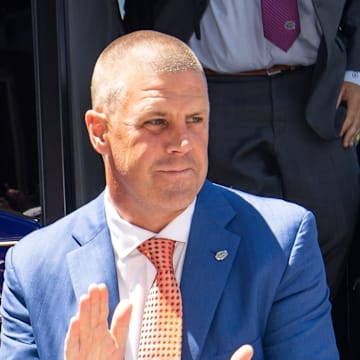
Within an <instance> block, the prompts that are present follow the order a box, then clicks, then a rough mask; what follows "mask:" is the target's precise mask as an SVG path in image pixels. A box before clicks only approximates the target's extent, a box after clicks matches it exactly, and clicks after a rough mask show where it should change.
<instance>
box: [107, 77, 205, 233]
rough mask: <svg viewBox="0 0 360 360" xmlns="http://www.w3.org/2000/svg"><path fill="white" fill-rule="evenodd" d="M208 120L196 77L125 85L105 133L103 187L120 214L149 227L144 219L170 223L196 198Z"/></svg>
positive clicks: (201, 85) (135, 80) (202, 173)
mask: <svg viewBox="0 0 360 360" xmlns="http://www.w3.org/2000/svg"><path fill="white" fill-rule="evenodd" d="M208 117H209V104H208V95H207V86H206V81H205V79H204V77H203V76H202V75H201V74H199V73H196V72H193V71H186V72H180V73H164V74H155V75H152V76H149V75H144V74H139V75H138V76H136V77H135V78H132V79H131V81H128V89H127V93H126V97H125V100H124V102H123V103H122V104H121V105H120V108H119V109H118V111H116V114H114V115H113V116H111V119H110V121H109V124H108V132H107V134H106V137H107V142H108V151H107V153H106V154H105V166H106V172H107V185H108V187H109V190H110V194H111V198H112V199H113V201H114V203H115V205H116V206H117V209H118V211H119V212H120V215H121V216H123V217H124V218H126V219H127V220H128V221H130V222H133V223H135V224H136V225H139V226H142V227H148V228H149V226H148V225H146V223H147V221H146V219H145V218H146V216H149V217H150V218H151V217H152V218H154V219H155V218H156V217H158V216H159V217H163V218H164V219H165V218H167V220H166V221H170V220H171V219H172V218H174V217H175V216H176V215H178V214H179V213H180V212H181V211H182V210H184V209H185V208H186V207H187V206H188V205H189V204H190V203H191V202H192V201H193V200H194V198H195V197H196V195H197V193H198V192H199V190H200V188H201V186H202V184H203V183H204V181H205V177H206V174H207V145H208ZM146 214H148V215H146ZM160 222H161V221H160ZM160 222H159V223H160Z"/></svg>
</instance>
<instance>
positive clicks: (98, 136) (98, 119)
mask: <svg viewBox="0 0 360 360" xmlns="http://www.w3.org/2000/svg"><path fill="white" fill-rule="evenodd" d="M85 122H86V127H87V130H88V133H89V138H90V142H91V144H92V146H93V148H94V149H95V150H96V151H97V152H98V153H99V154H105V153H106V151H107V141H106V133H107V117H106V115H105V114H104V113H102V112H98V111H95V110H88V111H87V112H86V114H85Z"/></svg>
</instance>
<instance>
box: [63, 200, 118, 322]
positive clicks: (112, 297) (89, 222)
mask: <svg viewBox="0 0 360 360" xmlns="http://www.w3.org/2000/svg"><path fill="white" fill-rule="evenodd" d="M94 205H95V206H94ZM73 234H74V235H73V236H74V241H77V242H78V243H79V245H80V246H79V248H77V249H75V250H73V251H72V252H70V253H69V254H68V255H67V263H68V268H69V272H70V277H71V280H72V284H73V288H74V292H75V295H76V298H77V299H78V300H79V298H80V296H81V295H83V294H86V293H87V291H88V287H89V285H90V284H92V283H97V284H99V283H104V284H106V286H107V288H108V290H109V308H110V313H109V319H111V318H112V315H113V312H114V310H115V307H116V305H117V304H118V303H119V290H118V282H117V274H116V264H115V257H114V252H113V247H112V243H111V240H110V234H109V231H108V228H107V226H106V222H105V214H104V205H103V197H102V196H101V197H100V198H98V199H97V200H95V202H94V203H92V204H91V206H90V207H89V211H88V212H87V213H85V214H84V216H83V221H82V222H81V224H79V226H78V227H77V228H76V229H74V232H73Z"/></svg>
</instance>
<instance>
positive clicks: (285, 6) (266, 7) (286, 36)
mask: <svg viewBox="0 0 360 360" xmlns="http://www.w3.org/2000/svg"><path fill="white" fill-rule="evenodd" d="M261 11H262V18H263V27H264V35H265V38H266V39H268V40H269V41H271V42H272V43H273V44H274V45H276V46H277V47H279V48H280V49H282V50H284V51H288V50H289V49H290V47H291V45H292V44H293V43H294V41H295V40H296V38H297V37H298V36H299V34H300V20H299V11H298V6H297V1H296V0H261Z"/></svg>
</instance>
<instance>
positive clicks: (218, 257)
mask: <svg viewBox="0 0 360 360" xmlns="http://www.w3.org/2000/svg"><path fill="white" fill-rule="evenodd" d="M228 255H229V253H228V252H227V250H220V251H218V252H217V253H216V254H215V259H216V260H217V261H223V260H225V259H226V258H227V257H228Z"/></svg>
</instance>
